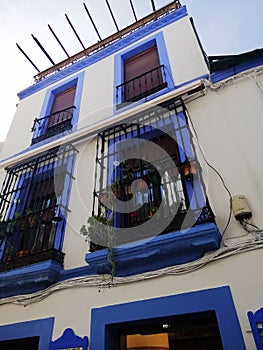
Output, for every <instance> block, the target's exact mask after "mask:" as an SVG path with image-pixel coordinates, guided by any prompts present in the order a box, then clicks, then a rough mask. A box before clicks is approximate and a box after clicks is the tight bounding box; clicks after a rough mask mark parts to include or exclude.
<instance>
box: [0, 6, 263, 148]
mask: <svg viewBox="0 0 263 350" xmlns="http://www.w3.org/2000/svg"><path fill="white" fill-rule="evenodd" d="M108 1H109V3H110V6H111V9H112V12H113V13H114V16H115V19H116V22H117V25H118V27H119V29H122V28H124V27H126V26H127V25H129V24H131V23H132V22H134V17H133V14H132V10H131V6H130V3H129V0H108ZM83 2H85V4H86V6H87V8H88V9H89V12H90V14H91V16H92V18H93V20H94V22H95V24H96V26H97V28H98V31H99V33H100V36H101V37H102V38H105V37H107V36H109V35H111V34H113V33H114V32H116V27H115V25H114V23H113V20H112V18H111V15H110V12H109V10H108V7H107V5H106V2H105V0H0V33H1V36H0V76H1V82H2V84H1V85H0V96H1V110H0V122H1V123H0V142H2V141H4V139H5V137H6V135H7V132H8V129H9V127H10V124H11V121H12V119H13V116H14V113H15V110H16V104H17V103H18V101H19V100H18V97H17V93H18V92H19V91H22V90H23V89H25V88H27V87H28V86H30V85H31V84H32V83H33V77H34V75H36V74H37V71H36V70H35V68H34V67H33V66H32V65H31V64H30V63H29V62H28V61H27V59H26V58H25V57H24V56H23V54H22V53H21V52H20V51H19V50H18V48H17V46H16V43H18V44H19V45H20V46H21V48H22V49H23V50H24V51H25V52H26V54H27V55H28V56H29V57H30V59H31V60H32V61H33V62H34V64H35V65H36V66H37V67H38V68H39V69H40V71H42V70H44V69H46V68H49V67H50V66H51V63H50V61H49V60H48V59H47V58H46V56H45V55H44V54H43V52H42V51H41V49H40V48H39V47H38V45H37V44H36V43H35V41H34V40H33V38H32V36H31V34H33V35H34V36H35V37H36V38H37V39H38V40H39V42H40V43H41V44H42V46H43V47H44V48H45V50H46V51H47V52H48V54H49V55H50V57H51V58H52V60H53V61H55V63H58V62H60V61H62V60H64V59H65V58H66V55H65V53H64V52H63V50H62V49H61V48H60V46H59V45H58V43H57V42H56V39H55V38H54V36H53V35H52V33H51V31H50V30H49V28H48V24H49V25H50V26H51V28H52V29H53V31H54V32H55V33H56V35H57V36H58V38H59V39H60V41H61V42H62V44H63V46H64V47H65V49H66V50H67V52H68V53H69V55H70V56H71V55H74V54H75V53H77V52H80V51H81V50H82V49H83V48H82V46H81V44H80V43H79V41H78V39H77V38H76V36H75V34H74V33H73V31H72V29H71V27H70V25H69V23H68V21H67V19H66V17H65V14H67V16H68V18H69V19H70V21H71V22H72V24H73V26H74V27H75V29H76V31H77V33H78V35H79V37H80V39H81V41H82V42H83V44H84V46H85V47H89V46H90V45H92V44H94V43H96V42H97V41H98V36H97V34H96V32H95V30H94V28H93V26H92V24H91V22H90V20H89V18H88V15H87V13H86V11H85V9H84V6H83ZM132 2H133V5H134V8H135V12H136V15H137V18H138V19H140V18H142V17H144V16H146V15H147V14H149V13H151V12H152V7H151V1H150V0H132ZM170 2H172V0H154V3H155V6H156V8H157V9H159V8H160V7H162V6H165V5H167V4H169V3H170ZM181 4H182V5H186V7H187V10H188V13H189V15H190V16H191V17H193V19H194V23H195V26H196V29H197V32H198V35H199V37H200V39H201V42H202V45H203V47H204V50H205V52H206V53H207V55H210V56H211V55H226V54H239V53H242V52H246V51H251V50H254V49H257V48H263V0H251V1H249V2H248V1H245V0H220V1H217V0H181ZM36 117H37V116H36Z"/></svg>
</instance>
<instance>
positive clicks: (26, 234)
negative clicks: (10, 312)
mask: <svg viewBox="0 0 263 350" xmlns="http://www.w3.org/2000/svg"><path fill="white" fill-rule="evenodd" d="M76 151H77V150H76V149H75V148H74V146H73V145H66V146H61V147H60V148H56V149H52V150H49V151H48V152H46V153H44V154H42V155H40V156H38V157H36V158H33V159H30V160H28V161H27V162H24V163H21V164H18V165H15V166H13V167H11V168H9V169H7V174H6V177H5V180H4V183H3V186H2V190H1V195H0V217H1V221H0V261H1V263H0V271H1V270H6V269H9V268H14V267H18V266H23V265H28V264H31V263H35V262H38V261H42V260H49V259H54V260H56V261H58V262H60V263H62V262H63V253H62V243H63V234H64V229H65V218H66V215H67V212H68V210H69V209H68V200H69V189H70V183H71V181H72V179H73V168H74V160H75V156H74V155H75V153H76Z"/></svg>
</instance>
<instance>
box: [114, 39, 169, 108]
mask: <svg viewBox="0 0 263 350" xmlns="http://www.w3.org/2000/svg"><path fill="white" fill-rule="evenodd" d="M166 86H167V83H166V82H165V70H164V66H163V65H162V66H160V61H159V56H158V50H157V46H156V45H153V46H152V47H150V48H149V49H146V50H144V51H142V52H140V53H139V54H137V55H134V56H132V57H130V58H128V59H126V60H124V83H123V84H121V85H119V86H118V87H117V93H119V91H121V89H122V90H123V94H124V96H123V98H122V100H123V101H124V102H133V101H137V100H140V99H141V98H143V97H146V96H148V95H151V94H152V93H154V92H156V91H159V90H161V89H163V88H164V87H166Z"/></svg>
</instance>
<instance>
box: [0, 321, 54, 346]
mask: <svg viewBox="0 0 263 350" xmlns="http://www.w3.org/2000/svg"><path fill="white" fill-rule="evenodd" d="M53 326H54V318H53V317H52V318H46V319H40V320H34V321H27V322H21V323H15V324H9V325H4V326H0V347H1V342H5V343H6V344H8V341H10V342H13V341H16V340H17V341H19V339H24V338H38V347H37V348H36V349H38V350H47V349H48V348H49V343H50V340H51V338H52V332H53ZM9 348H11V347H9ZM28 348H30V347H28ZM30 349H31V348H30Z"/></svg>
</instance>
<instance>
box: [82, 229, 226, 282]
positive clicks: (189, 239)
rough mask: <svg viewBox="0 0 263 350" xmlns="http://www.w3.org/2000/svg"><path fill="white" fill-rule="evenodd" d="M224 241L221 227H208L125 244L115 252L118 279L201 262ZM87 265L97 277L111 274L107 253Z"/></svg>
mask: <svg viewBox="0 0 263 350" xmlns="http://www.w3.org/2000/svg"><path fill="white" fill-rule="evenodd" d="M220 241H221V234H220V232H219V230H218V228H217V226H216V225H215V224H213V223H207V224H202V225H198V226H195V227H192V228H190V229H188V230H185V231H176V232H171V233H168V234H164V235H160V236H156V237H154V238H151V239H147V240H142V241H140V242H136V244H133V243H130V244H124V245H122V246H118V247H116V248H114V264H115V268H116V270H115V275H116V276H129V275H134V274H139V273H144V272H148V271H154V270H157V269H161V268H164V267H169V266H174V265H178V264H184V263H187V262H190V261H193V260H196V259H199V258H201V257H202V256H203V255H204V253H206V252H208V251H211V250H215V249H218V248H219V246H220ZM86 262H87V263H88V264H89V267H90V268H91V270H92V273H93V274H107V273H110V272H111V265H110V264H109V262H108V250H107V249H103V250H99V251H96V252H94V253H89V254H87V255H86Z"/></svg>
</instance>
